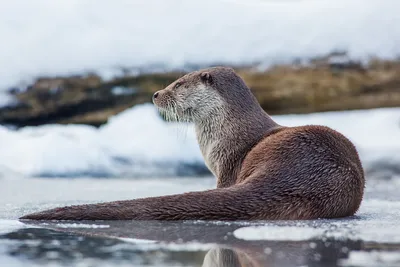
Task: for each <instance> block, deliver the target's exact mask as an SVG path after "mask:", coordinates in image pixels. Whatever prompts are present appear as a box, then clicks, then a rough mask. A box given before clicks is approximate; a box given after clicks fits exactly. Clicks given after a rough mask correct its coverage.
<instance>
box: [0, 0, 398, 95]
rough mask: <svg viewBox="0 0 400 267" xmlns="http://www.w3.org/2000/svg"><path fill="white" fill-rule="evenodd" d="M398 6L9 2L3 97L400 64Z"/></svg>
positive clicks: (1, 53) (357, 2)
mask: <svg viewBox="0 0 400 267" xmlns="http://www.w3.org/2000/svg"><path fill="white" fill-rule="evenodd" d="M399 9H400V2H398V1H396V0H386V1H381V0H369V1H364V0H352V1H347V0H335V1H334V0H330V1H319V0H303V1H279V0H270V1H261V0H260V1H254V0H253V1H244V0H243V1H240V0H238V1H233V0H229V1H228V0H218V1H214V0H202V1H182V0H169V1H165V0H147V1H142V0H132V1H126V0H115V1H105V0H102V1H100V0H99V1H90V0H70V1H49V0H32V1H24V0H15V1H3V3H2V6H1V9H0V17H1V18H2V23H1V24H0V36H1V37H2V40H3V41H2V42H1V43H0V62H2V64H3V66H2V79H1V80H0V88H3V89H5V88H7V87H9V86H15V85H16V83H17V82H22V83H25V84H26V83H27V82H29V81H30V79H32V78H34V77H37V76H38V75H56V74H71V73H82V72H83V71H85V70H94V71H97V72H100V73H102V74H103V75H105V76H113V75H115V74H117V73H118V71H117V69H118V68H120V67H138V68H146V69H151V70H154V69H164V68H166V69H171V68H182V67H184V66H188V65H190V64H195V65H208V64H213V63H216V62H218V63H227V64H245V63H254V62H261V63H265V64H267V65H268V64H270V63H273V62H278V61H286V60H293V59H295V58H306V57H313V56H316V55H320V54H327V53H329V52H332V50H338V49H342V50H346V51H348V52H349V54H350V55H351V56H352V57H354V58H361V59H366V58H367V57H369V56H372V55H375V56H379V57H382V58H394V57H396V56H397V55H399V52H400V51H399V46H398V44H399V43H400V27H398V25H399V24H400V16H398V10H399Z"/></svg>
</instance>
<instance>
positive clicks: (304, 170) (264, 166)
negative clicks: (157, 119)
mask: <svg viewBox="0 0 400 267" xmlns="http://www.w3.org/2000/svg"><path fill="white" fill-rule="evenodd" d="M154 103H155V104H156V106H158V107H159V108H161V109H168V108H169V107H170V106H169V105H170V104H171V103H174V104H175V106H174V108H175V109H174V112H175V113H176V115H177V117H178V118H183V119H184V120H186V121H191V122H193V123H194V125H195V129H196V134H197V138H198V141H199V145H200V149H201V151H202V153H203V156H204V158H205V162H206V164H207V166H208V167H209V168H210V170H211V171H212V172H213V174H214V175H215V176H216V177H217V188H216V189H213V190H207V191H202V192H190V193H184V194H177V195H170V196H160V197H150V198H142V199H135V200H127V201H115V202H107V203H100V204H90V205H78V206H69V207H63V208H56V209H52V210H47V211H43V212H38V213H33V214H29V215H26V216H23V217H22V218H21V219H34V220H53V219H55V220H128V219H135V220H198V219H200V220H277V219H279V220H297V219H317V218H338V217H345V216H350V215H353V214H355V213H356V211H357V210H358V208H359V206H360V203H361V201H362V198H363V192H364V183H365V181H364V172H363V169H362V166H361V162H360V159H359V156H358V153H357V151H356V148H355V147H354V145H353V144H352V143H351V142H350V141H349V140H348V139H347V138H346V137H344V136H343V135H342V134H340V133H338V132H337V131H335V130H333V129H330V128H328V127H325V126H313V125H308V126H300V127H285V126H281V125H278V124H277V123H276V122H274V121H273V120H272V119H271V118H270V117H269V116H268V114H267V113H265V112H264V111H263V110H262V108H261V107H260V105H259V104H258V102H257V100H256V99H255V97H254V96H253V95H252V93H251V91H250V90H249V88H248V87H247V86H246V85H245V83H244V82H243V80H242V79H241V78H240V77H239V76H238V75H237V74H236V73H235V72H234V71H233V70H232V69H230V68H225V67H215V68H209V69H204V70H200V71H196V72H192V73H189V74H187V75H185V76H183V77H182V78H180V79H178V80H177V81H175V82H174V83H172V84H171V85H169V86H168V87H167V88H165V89H163V90H161V91H159V92H158V95H157V98H155V99H154Z"/></svg>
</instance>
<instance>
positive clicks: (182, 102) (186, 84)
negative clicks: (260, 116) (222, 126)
mask: <svg viewBox="0 0 400 267" xmlns="http://www.w3.org/2000/svg"><path fill="white" fill-rule="evenodd" d="M216 79H218V77H217V76H216V72H215V69H214V68H211V69H205V70H200V71H195V72H191V73H188V74H186V75H184V76H183V77H181V78H179V79H177V80H176V81H174V82H173V83H171V84H170V85H168V86H167V87H166V88H164V89H162V90H160V91H157V92H156V93H155V94H154V95H153V103H154V104H155V105H156V107H157V108H158V109H159V110H160V111H161V112H163V113H165V115H166V118H167V119H176V120H178V121H185V122H196V121H202V120H204V119H206V118H207V117H209V116H212V115H216V114H218V113H219V111H221V109H222V107H223V105H224V101H223V99H222V97H221V95H220V94H219V93H218V90H216V83H215V82H216Z"/></svg>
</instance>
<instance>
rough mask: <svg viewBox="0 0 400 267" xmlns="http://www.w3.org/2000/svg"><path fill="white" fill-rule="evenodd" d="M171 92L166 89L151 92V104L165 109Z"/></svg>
mask: <svg viewBox="0 0 400 267" xmlns="http://www.w3.org/2000/svg"><path fill="white" fill-rule="evenodd" d="M171 98H172V96H171V92H169V91H168V90H166V89H163V90H159V91H157V92H155V93H154V94H153V97H152V101H153V104H154V105H156V106H157V107H159V108H162V109H165V108H167V107H168V105H169V102H170V100H171Z"/></svg>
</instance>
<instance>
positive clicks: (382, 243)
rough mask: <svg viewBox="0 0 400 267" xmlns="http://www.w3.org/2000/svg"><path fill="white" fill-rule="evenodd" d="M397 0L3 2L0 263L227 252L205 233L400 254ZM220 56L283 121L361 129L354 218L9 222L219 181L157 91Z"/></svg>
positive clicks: (283, 262)
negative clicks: (255, 223)
mask: <svg viewBox="0 0 400 267" xmlns="http://www.w3.org/2000/svg"><path fill="white" fill-rule="evenodd" d="M399 10H400V2H399V1H398V0H384V1H382V0H368V1H366V0H201V1H190V0H113V1H105V0H30V1H26V0H13V1H6V0H0V18H1V23H0V38H1V39H0V67H1V71H0V266H117V265H118V266H143V265H145V266H200V265H201V264H203V266H232V265H229V264H226V265H224V264H225V263H226V262H225V263H224V262H223V261H224V260H226V259H229V257H228V258H226V257H225V258H224V257H222V256H223V254H224V253H225V254H227V255H228V256H229V255H231V252H232V251H229V250H227V251H225V252H221V255H222V256H221V257H220V261H221V262H222V263H220V265H216V264H215V265H212V264H211V263H212V259H213V257H214V258H218V257H219V256H218V255H219V254H218V253H217V254H215V255H214V254H213V253H211V254H209V253H208V252H207V251H208V250H209V249H210V247H209V246H208V245H205V244H204V243H207V244H208V243H212V244H214V243H217V244H219V245H221V244H222V247H224V248H225V247H227V246H228V247H231V248H239V250H244V251H246V253H249V257H250V258H252V257H255V258H258V259H262V260H265V262H268V264H267V263H265V262H264V263H263V264H260V265H259V266H337V264H338V262H340V266H397V265H399V263H400V257H399V251H400V245H399V244H400V236H399V235H398V233H400V226H399V224H398V222H399V220H400V214H399V212H398V211H399V210H400V195H399V191H400V179H399V178H400V27H399V25H400V16H399ZM216 65H225V66H230V67H233V68H235V70H236V71H237V72H238V73H239V74H240V75H241V77H243V79H244V80H245V82H246V83H247V85H248V86H249V87H250V89H251V90H252V91H253V93H254V94H255V96H256V97H257V99H258V100H259V102H260V104H261V106H262V107H263V108H264V109H265V110H266V111H267V112H268V113H269V114H270V115H271V116H273V119H275V120H276V121H277V122H278V123H280V124H282V125H287V126H295V125H305V124H322V125H327V126H330V127H332V128H334V129H336V130H338V131H340V132H342V133H343V134H345V135H346V136H347V137H348V138H350V139H351V140H352V141H353V142H354V144H355V145H356V147H357V149H358V151H359V154H360V157H361V160H362V164H363V166H364V169H365V173H366V178H367V186H366V189H365V198H364V200H363V203H362V206H361V209H360V211H359V212H358V214H357V216H356V217H355V218H347V219H344V220H337V221H336V220H333V221H328V222H325V221H323V220H322V221H318V222H317V223H315V224H314V222H311V223H310V224H307V223H303V224H302V223H297V222H293V223H292V224H291V223H288V224H287V225H288V226H290V227H289V228H283V227H284V226H287V225H286V224H284V225H275V224H270V225H268V224H266V225H264V224H263V226H266V228H260V229H257V228H256V229H251V228H252V227H249V228H250V229H244V230H245V231H244V232H243V231H242V232H241V233H242V234H241V235H235V233H236V234H237V232H236V229H238V230H241V229H242V228H241V225H240V224H234V223H232V224H223V223H220V224H215V225H211V226H210V225H209V224H206V223H205V224H202V223H198V222H194V223H193V224H190V223H181V222H176V223H165V222H161V223H157V222H156V223H154V222H153V223H147V222H146V223H142V222H116V223H110V224H107V225H92V224H84V225H83V226H82V225H79V224H71V225H67V224H55V226H54V225H53V226H51V225H49V224H46V225H41V227H40V228H37V227H33V228H32V227H29V226H27V225H26V224H22V223H20V222H18V221H17V218H19V217H20V216H22V215H25V214H28V213H31V212H35V211H39V210H44V209H48V208H53V207H59V206H65V205H72V204H83V203H95V202H102V201H112V200H124V199H132V198H139V197H148V196H159V195H166V194H174V193H182V192H187V191H195V190H206V189H210V188H214V187H215V179H214V178H213V177H212V176H211V173H210V172H209V171H208V169H207V168H206V166H205V164H204V161H203V158H202V156H201V153H200V151H199V148H198V145H197V141H196V138H195V134H194V131H193V126H192V125H181V124H179V125H178V124H176V123H171V122H170V123H167V122H166V121H164V120H163V119H162V117H161V116H160V114H159V113H158V112H157V110H156V109H155V108H154V106H153V104H152V103H151V96H152V95H153V93H154V92H155V91H157V90H160V89H162V88H164V87H165V86H167V85H168V84H169V83H171V82H173V81H174V80H175V79H176V78H178V77H180V76H181V75H183V74H185V73H187V72H190V71H193V70H198V69H200V68H206V67H210V66H216ZM246 223H247V224H245V225H249V224H250V222H246ZM282 226H283V227H282ZM54 227H55V228H56V229H57V230H58V232H55V231H50V230H49V228H54ZM60 229H61V230H60ZM246 230H248V231H246ZM85 231H86V234H88V235H83V234H84V233H85ZM275 231H277V232H275ZM321 231H322V232H323V234H321ZM72 232H78V233H79V235H73V234H72ZM310 233H311V234H312V235H313V236H314V239H313V240H314V241H315V242H314V243H309V241H307V240H308V236H309V235H310ZM396 233H397V235H396ZM96 235H97V236H96ZM101 235H103V236H112V237H113V238H115V237H122V239H107V238H101ZM137 238H141V239H151V240H158V241H168V242H170V241H172V242H174V241H176V242H175V243H177V244H180V245H178V246H177V245H176V244H175V245H174V244H172V246H168V245H165V246H164V245H162V244H161V245H160V244H153V243H151V242H150V243H146V242H142V241H143V240H138V239H137ZM304 238H305V239H306V241H304V242H303V241H301V242H297V241H299V240H302V239H304ZM259 239H261V241H260V240H259ZM254 240H255V241H254ZM257 240H258V241H257ZM268 240H269V241H268ZM282 240H288V241H287V242H286V241H284V242H283V241H282ZM191 241H196V242H200V243H202V244H200V245H199V244H197V245H196V244H191V245H189V246H188V245H187V244H185V242H191ZM182 242H183V243H182ZM149 244H150V245H151V244H153V245H154V246H150V245H149ZM211 252H213V251H212V250H211ZM255 252H256V254H254V253H255ZM238 253H239V252H238ZM240 253H242V252H240ZM212 255H214V256H212ZM343 260H345V262H342V261H343ZM121 264H123V265H121Z"/></svg>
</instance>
